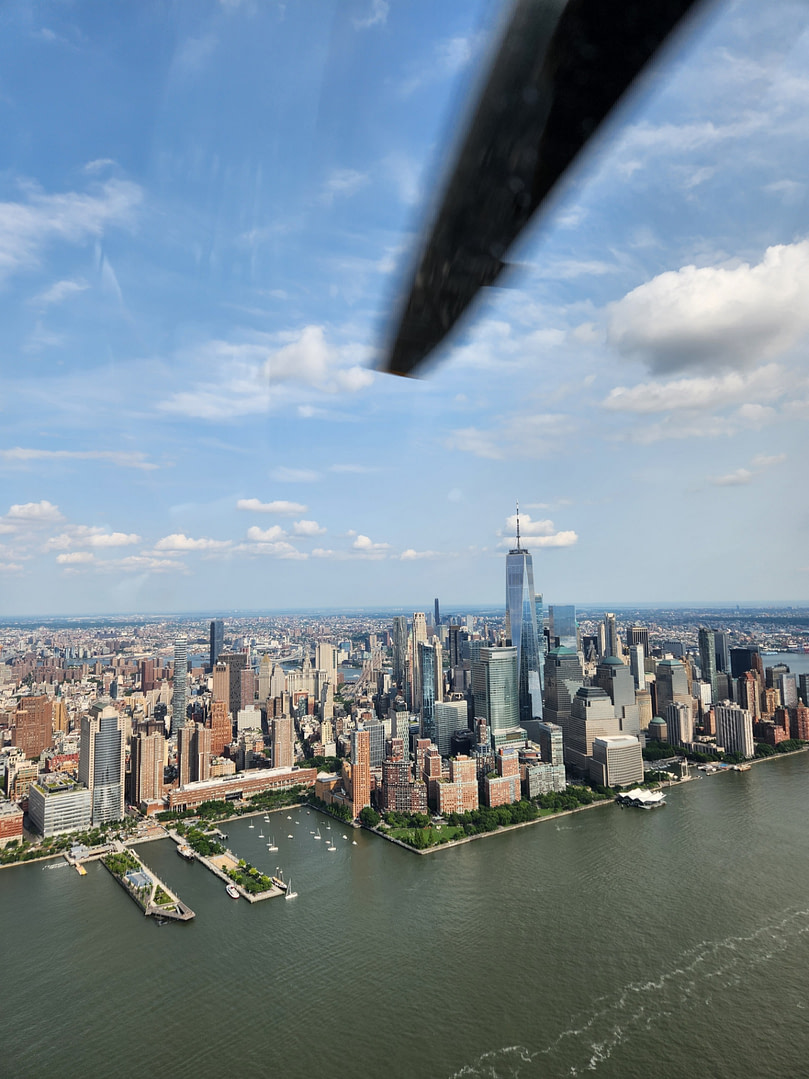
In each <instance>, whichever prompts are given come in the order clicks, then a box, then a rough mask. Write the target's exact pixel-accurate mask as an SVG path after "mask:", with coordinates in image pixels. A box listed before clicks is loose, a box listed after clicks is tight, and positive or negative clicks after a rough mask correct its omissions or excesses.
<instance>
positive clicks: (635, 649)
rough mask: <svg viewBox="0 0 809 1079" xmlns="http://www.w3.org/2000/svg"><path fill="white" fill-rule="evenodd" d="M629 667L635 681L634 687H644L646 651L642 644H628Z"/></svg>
mask: <svg viewBox="0 0 809 1079" xmlns="http://www.w3.org/2000/svg"><path fill="white" fill-rule="evenodd" d="M629 669H630V671H631V672H632V678H633V679H634V682H635V689H636V690H638V689H646V653H645V652H644V649H643V644H641V643H640V642H638V643H637V644H630V646H629Z"/></svg>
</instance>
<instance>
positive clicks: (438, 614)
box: [433, 596, 441, 629]
mask: <svg viewBox="0 0 809 1079" xmlns="http://www.w3.org/2000/svg"><path fill="white" fill-rule="evenodd" d="M433 625H434V626H435V627H436V629H438V627H439V626H440V625H441V608H440V607H439V606H438V596H436V597H435V615H434V618H433Z"/></svg>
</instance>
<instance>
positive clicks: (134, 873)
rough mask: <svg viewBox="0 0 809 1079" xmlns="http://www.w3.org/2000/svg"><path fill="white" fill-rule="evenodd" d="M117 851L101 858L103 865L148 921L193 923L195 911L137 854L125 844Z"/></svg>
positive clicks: (117, 845)
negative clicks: (155, 919)
mask: <svg viewBox="0 0 809 1079" xmlns="http://www.w3.org/2000/svg"><path fill="white" fill-rule="evenodd" d="M116 848H117V849H115V850H113V851H111V852H108V853H107V854H106V856H101V862H102V865H103V866H104V868H105V869H106V870H107V871H108V872H109V873H111V874H112V876H113V877H115V879H116V880H117V881H118V883H119V884H120V885H121V887H122V888H123V889H124V891H125V892H126V893H127V895H129V897H130V898H131V899H133V900H134V901H135V902H136V903H137V904H138V906H139V907H140V908H141V910H142V911H143V913H144V915H145V916H146V917H147V918H158V919H161V921H162V920H163V919H166V920H167V921H173V922H190V921H191V919H192V918H194V917H196V915H195V914H194V911H193V910H191V908H190V907H189V906H188V905H187V904H185V903H183V901H182V900H181V899H180V897H179V896H178V895H176V894H175V893H174V892H173V891H172V890H171V889H170V888H169V886H168V885H167V884H165V883H164V882H163V881H162V880H160V878H159V877H158V876H156V875H155V873H154V872H153V871H152V870H151V869H149V867H148V866H147V865H146V864H145V863H144V862H143V860H142V859H141V858H140V856H139V855H138V854H136V853H135V851H133V850H131V849H129V848H127V847H124V845H123V844H122V843H118V844H116ZM78 864H79V865H80V864H81V863H78Z"/></svg>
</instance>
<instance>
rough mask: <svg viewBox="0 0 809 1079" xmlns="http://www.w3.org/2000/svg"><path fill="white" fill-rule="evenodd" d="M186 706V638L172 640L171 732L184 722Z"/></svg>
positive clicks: (183, 724) (182, 725) (175, 731)
mask: <svg viewBox="0 0 809 1079" xmlns="http://www.w3.org/2000/svg"><path fill="white" fill-rule="evenodd" d="M187 707H188V638H187V637H178V638H177V640H176V641H175V642H174V687H173V694H172V698H171V733H172V734H176V733H177V732H178V731H179V729H180V727H184V726H185V724H186V709H187Z"/></svg>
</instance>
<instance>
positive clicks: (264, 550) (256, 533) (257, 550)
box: [235, 525, 309, 559]
mask: <svg viewBox="0 0 809 1079" xmlns="http://www.w3.org/2000/svg"><path fill="white" fill-rule="evenodd" d="M277 527H278V526H277V525H275V526H273V528H269V529H267V531H266V532H262V530H261V529H260V528H251V529H249V530H248V533H247V538H248V540H250V542H249V543H243V544H241V545H240V546H239V547H236V548H235V550H237V551H244V552H245V553H247V554H251V555H267V556H269V557H271V558H282V559H304V558H308V557H309V556H308V555H307V554H306V552H305V551H299V550H298V548H297V547H295V546H294V545H293V544H292V543H289V542H288V541H287V540H285V539H275V540H272V539H266V538H263V537H269V536H270V535H272V534H275V529H276V528H277ZM280 534H281V535H285V533H283V532H281V533H280Z"/></svg>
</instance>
